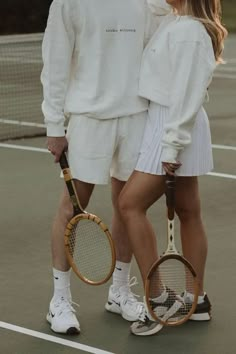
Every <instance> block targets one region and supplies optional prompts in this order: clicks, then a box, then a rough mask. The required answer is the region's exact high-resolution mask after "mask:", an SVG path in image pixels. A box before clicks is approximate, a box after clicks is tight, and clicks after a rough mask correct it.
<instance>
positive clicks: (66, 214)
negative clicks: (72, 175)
mask: <svg viewBox="0 0 236 354" xmlns="http://www.w3.org/2000/svg"><path fill="white" fill-rule="evenodd" d="M58 214H59V217H60V219H61V220H62V221H63V223H65V224H67V223H68V222H69V221H70V220H71V219H72V218H73V215H74V210H73V206H72V204H71V201H70V198H69V196H68V197H67V196H63V197H62V199H61V201H60V204H59V209H58Z"/></svg>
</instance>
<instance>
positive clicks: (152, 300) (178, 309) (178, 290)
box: [145, 175, 199, 326]
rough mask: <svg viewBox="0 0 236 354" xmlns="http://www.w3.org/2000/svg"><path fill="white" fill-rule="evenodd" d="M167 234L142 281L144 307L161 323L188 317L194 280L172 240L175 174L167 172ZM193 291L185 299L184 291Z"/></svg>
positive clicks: (174, 322) (175, 322)
mask: <svg viewBox="0 0 236 354" xmlns="http://www.w3.org/2000/svg"><path fill="white" fill-rule="evenodd" d="M166 204H167V216H168V218H167V238H168V246H167V249H166V251H165V252H164V254H163V255H162V256H161V257H160V259H158V260H157V261H156V262H155V263H154V264H153V265H152V267H151V269H150V271H149V273H148V276H147V279H146V284H145V299H146V304H147V308H148V310H149V312H150V314H151V316H152V317H153V319H154V320H156V321H159V322H160V323H162V324H163V325H169V326H176V325H180V324H182V323H184V322H185V321H187V320H188V319H189V317H190V316H191V315H192V314H193V312H194V311H195V309H196V305H197V300H198V292H199V286H198V280H197V276H196V272H195V271H194V269H193V267H192V265H191V264H190V263H189V262H188V261H187V260H186V259H185V258H184V257H183V256H181V255H180V254H179V252H178V251H177V249H176V246H175V240H174V216H175V177H174V176H169V175H167V179H166ZM186 290H187V291H188V292H190V293H191V294H193V295H194V297H193V299H194V300H193V302H186V303H185V298H184V296H183V295H184V293H185V291H186Z"/></svg>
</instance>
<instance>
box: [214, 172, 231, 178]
mask: <svg viewBox="0 0 236 354" xmlns="http://www.w3.org/2000/svg"><path fill="white" fill-rule="evenodd" d="M207 175H208V176H214V177H221V178H229V179H236V175H228V174H226V173H218V172H209V173H208V174H207Z"/></svg>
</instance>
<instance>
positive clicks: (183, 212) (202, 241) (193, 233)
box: [176, 177, 207, 295]
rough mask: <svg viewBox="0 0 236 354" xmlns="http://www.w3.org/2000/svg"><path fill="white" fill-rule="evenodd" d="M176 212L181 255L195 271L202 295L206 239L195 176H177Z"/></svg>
mask: <svg viewBox="0 0 236 354" xmlns="http://www.w3.org/2000/svg"><path fill="white" fill-rule="evenodd" d="M176 213H177V214H178V217H179V219H180V231H181V241H182V250H183V255H184V256H185V258H186V259H187V260H188V261H189V262H190V263H191V264H192V266H193V268H194V269H195V271H196V273H197V276H198V278H199V282H200V295H202V294H203V290H204V289H203V282H204V271H205V264H206V258H207V239H206V234H205V230H204V226H203V223H202V219H201V206H200V197H199V189H198V179H197V177H178V178H177V182H176Z"/></svg>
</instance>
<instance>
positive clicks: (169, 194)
mask: <svg viewBox="0 0 236 354" xmlns="http://www.w3.org/2000/svg"><path fill="white" fill-rule="evenodd" d="M166 205H167V208H168V216H169V219H173V217H174V210H175V176H171V175H168V174H167V175H166Z"/></svg>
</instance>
